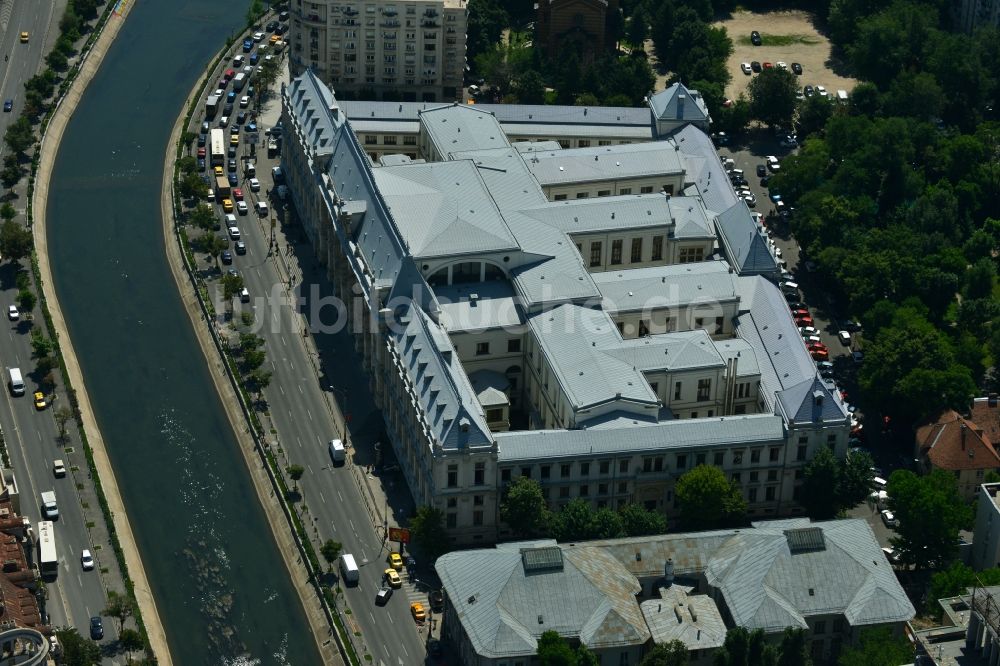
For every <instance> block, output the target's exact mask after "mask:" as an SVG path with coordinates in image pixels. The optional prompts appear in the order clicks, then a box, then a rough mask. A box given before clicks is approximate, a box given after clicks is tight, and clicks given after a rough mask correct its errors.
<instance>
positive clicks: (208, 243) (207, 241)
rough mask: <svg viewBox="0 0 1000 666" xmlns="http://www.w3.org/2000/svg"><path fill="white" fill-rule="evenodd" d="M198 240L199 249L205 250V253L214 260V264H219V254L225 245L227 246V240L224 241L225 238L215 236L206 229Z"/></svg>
mask: <svg viewBox="0 0 1000 666" xmlns="http://www.w3.org/2000/svg"><path fill="white" fill-rule="evenodd" d="M200 241H201V249H202V250H204V251H205V254H207V255H208V256H210V257H212V260H213V261H214V262H215V265H216V266H217V267H218V265H219V255H221V254H222V251H223V250H225V249H226V248H227V247H229V242H228V241H226V239H225V238H222V237H221V236H217V235H216V234H214V233H212V232H211V231H206V232H205V233H204V234H203V235H202V237H201V239H200Z"/></svg>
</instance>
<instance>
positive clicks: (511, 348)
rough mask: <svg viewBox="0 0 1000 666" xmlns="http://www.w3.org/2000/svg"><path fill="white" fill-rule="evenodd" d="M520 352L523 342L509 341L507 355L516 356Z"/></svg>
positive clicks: (518, 340) (517, 340)
mask: <svg viewBox="0 0 1000 666" xmlns="http://www.w3.org/2000/svg"><path fill="white" fill-rule="evenodd" d="M520 351H521V340H520V339H514V340H508V341H507V353H508V354H516V353H518V352H520Z"/></svg>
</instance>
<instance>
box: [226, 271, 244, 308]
mask: <svg viewBox="0 0 1000 666" xmlns="http://www.w3.org/2000/svg"><path fill="white" fill-rule="evenodd" d="M242 288H243V276H241V275H233V274H232V273H226V274H225V275H223V276H222V294H223V298H225V299H226V302H230V301H232V300H233V297H234V296H236V294H238V293H240V289H242Z"/></svg>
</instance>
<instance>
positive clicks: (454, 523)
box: [445, 513, 458, 530]
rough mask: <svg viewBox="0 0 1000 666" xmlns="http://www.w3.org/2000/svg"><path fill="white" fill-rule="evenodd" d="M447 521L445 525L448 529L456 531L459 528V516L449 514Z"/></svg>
mask: <svg viewBox="0 0 1000 666" xmlns="http://www.w3.org/2000/svg"><path fill="white" fill-rule="evenodd" d="M445 521H446V522H445V525H446V526H447V528H448V529H450V530H453V529H455V528H456V527H458V514H457V513H449V514H448V517H447V518H446V519H445Z"/></svg>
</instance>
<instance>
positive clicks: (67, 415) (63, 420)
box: [53, 405, 73, 442]
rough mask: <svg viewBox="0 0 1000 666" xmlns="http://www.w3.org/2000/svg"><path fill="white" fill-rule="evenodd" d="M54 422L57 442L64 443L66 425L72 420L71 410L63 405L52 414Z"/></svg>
mask: <svg viewBox="0 0 1000 666" xmlns="http://www.w3.org/2000/svg"><path fill="white" fill-rule="evenodd" d="M53 417H54V418H55V420H56V427H57V428H58V429H59V435H58V437H59V441H60V442H65V441H66V424H68V423H69V422H70V420H71V419H72V418H73V409H72V408H71V407H70V406H69V405H63V406H62V407H60V408H59V409H57V410H56V411H55V412H54V413H53Z"/></svg>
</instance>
